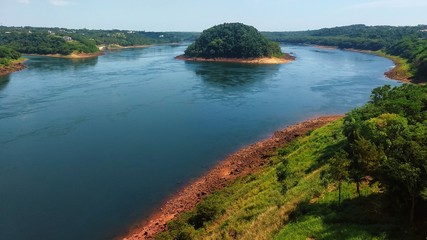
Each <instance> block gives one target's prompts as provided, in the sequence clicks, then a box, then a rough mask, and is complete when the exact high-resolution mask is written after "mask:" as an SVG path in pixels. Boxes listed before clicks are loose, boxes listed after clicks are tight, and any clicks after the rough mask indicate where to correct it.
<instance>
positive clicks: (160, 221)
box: [118, 115, 342, 240]
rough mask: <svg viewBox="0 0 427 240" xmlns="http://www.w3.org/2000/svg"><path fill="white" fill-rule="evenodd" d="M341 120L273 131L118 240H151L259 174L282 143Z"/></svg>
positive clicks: (321, 120)
mask: <svg viewBox="0 0 427 240" xmlns="http://www.w3.org/2000/svg"><path fill="white" fill-rule="evenodd" d="M341 117H342V116H341V115H334V116H322V117H318V118H314V119H310V120H306V121H303V122H300V123H297V124H295V125H292V126H289V127H287V128H285V129H282V130H279V131H276V132H275V133H274V134H273V136H271V137H270V138H267V139H265V140H262V141H259V142H257V143H254V144H252V145H249V146H246V147H243V148H241V149H240V150H238V151H237V152H235V153H233V154H231V155H229V156H228V157H226V158H225V159H224V160H222V161H220V162H219V163H218V164H217V165H216V166H215V167H213V168H212V169H211V170H209V171H208V172H207V173H205V174H204V175H203V176H201V177H200V178H198V179H196V180H195V181H193V182H191V183H189V184H188V185H187V186H185V187H184V188H182V189H181V190H180V191H178V192H177V193H176V194H174V195H172V196H171V197H170V198H169V199H168V200H167V201H166V202H164V203H163V204H162V206H161V208H160V209H158V210H157V211H155V212H154V213H153V214H152V215H151V217H149V218H148V220H146V221H144V222H141V223H139V224H138V225H136V226H134V227H133V228H132V229H131V230H130V231H129V233H128V234H127V235H126V236H122V237H119V238H118V239H123V240H141V239H153V238H154V237H155V235H156V234H157V233H159V232H162V231H164V230H165V229H166V223H167V222H168V221H169V220H172V219H174V218H175V217H177V216H178V215H180V214H181V213H183V212H185V211H188V210H190V209H192V208H194V207H195V206H196V205H197V203H199V202H200V200H201V199H202V198H203V197H204V196H206V195H208V194H211V193H213V192H214V191H217V190H219V189H221V188H223V187H225V186H227V185H228V184H230V183H231V182H232V181H233V180H235V179H236V178H238V177H243V176H246V175H248V174H250V173H252V172H254V171H257V170H259V169H260V168H261V167H262V166H264V165H265V164H267V163H268V161H269V157H270V156H271V155H272V154H273V153H274V152H275V151H276V150H277V148H279V147H282V146H283V145H284V144H285V143H288V142H290V141H292V140H293V139H295V138H297V137H298V136H301V135H304V134H306V133H307V132H308V131H311V130H314V129H316V128H319V127H321V126H324V125H326V124H327V123H330V122H332V121H335V120H337V119H340V118H341Z"/></svg>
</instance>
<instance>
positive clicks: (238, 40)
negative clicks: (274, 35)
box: [185, 23, 283, 58]
mask: <svg viewBox="0 0 427 240" xmlns="http://www.w3.org/2000/svg"><path fill="white" fill-rule="evenodd" d="M185 56H187V57H201V58H260V57H282V56H283V53H282V51H281V49H280V46H279V44H278V43H276V42H272V41H270V40H268V39H267V38H266V37H265V36H263V35H262V34H261V33H260V32H258V30H257V29H256V28H254V27H252V26H248V25H245V24H242V23H224V24H220V25H217V26H214V27H211V28H209V29H207V30H205V31H203V33H202V34H201V35H200V37H199V38H197V40H196V41H195V42H194V43H193V44H191V45H190V46H189V47H188V48H187V50H185Z"/></svg>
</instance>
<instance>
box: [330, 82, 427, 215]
mask: <svg viewBox="0 0 427 240" xmlns="http://www.w3.org/2000/svg"><path fill="white" fill-rule="evenodd" d="M343 134H344V136H345V137H346V138H345V140H344V141H342V142H341V143H340V144H339V145H340V149H341V150H339V151H337V152H336V153H335V154H334V155H333V156H332V157H331V158H330V159H329V160H328V162H327V163H328V164H329V166H330V167H329V169H328V170H327V171H326V172H325V175H324V176H325V177H326V178H328V179H330V180H334V181H336V182H337V183H338V189H339V201H338V202H341V201H340V198H341V185H342V183H343V182H354V183H355V184H356V185H355V186H356V191H357V193H358V194H359V196H360V189H359V187H360V184H361V182H363V181H364V182H368V183H369V184H370V185H371V184H374V183H375V182H378V183H379V184H380V186H381V187H382V189H383V191H385V193H386V194H387V195H388V199H389V200H390V201H391V202H393V205H394V206H395V207H396V208H397V209H399V208H401V209H407V211H406V212H407V213H408V216H409V219H410V221H411V222H413V220H414V214H415V212H416V211H417V203H420V202H424V203H426V200H427V86H425V85H424V86H420V85H413V84H406V85H403V86H401V87H396V88H391V87H390V86H388V85H386V86H383V87H379V88H376V89H374V90H373V92H372V95H371V101H370V102H369V103H368V104H366V105H365V106H363V107H361V108H358V109H355V110H353V111H351V112H349V113H348V114H347V115H346V116H345V118H344V127H343Z"/></svg>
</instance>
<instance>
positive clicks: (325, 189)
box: [157, 121, 411, 239]
mask: <svg viewBox="0 0 427 240" xmlns="http://www.w3.org/2000/svg"><path fill="white" fill-rule="evenodd" d="M341 131H342V121H337V122H334V123H332V124H329V125H328V126H325V127H322V128H320V129H317V130H315V131H313V132H312V133H310V134H309V135H307V136H304V137H300V138H299V139H298V140H296V141H294V142H292V143H291V144H289V145H288V146H286V147H284V148H282V149H280V150H279V151H278V152H277V153H276V154H275V155H274V156H273V157H271V161H270V164H269V166H267V167H265V168H264V169H262V170H261V171H259V172H257V173H254V174H252V175H251V176H248V177H245V178H242V179H239V180H237V181H236V182H235V183H234V184H233V185H231V186H229V187H226V188H224V189H222V190H220V191H218V192H217V193H215V194H213V195H211V196H209V197H207V198H206V199H205V200H204V201H203V202H202V203H200V204H199V205H198V206H197V208H196V209H194V210H193V211H191V212H188V213H185V214H183V215H182V216H181V217H180V218H179V219H177V220H176V221H173V222H170V223H169V231H168V232H165V233H162V234H160V235H159V236H158V237H157V239H349V238H350V239H388V238H390V237H399V236H402V235H401V234H406V233H407V231H409V230H407V229H406V228H405V227H401V226H400V224H399V220H398V218H394V217H391V216H390V214H379V215H378V214H376V215H372V214H371V213H372V212H376V211H379V212H383V211H382V210H384V208H387V205H386V204H383V203H382V202H383V201H384V199H383V195H382V193H381V191H380V189H379V188H378V185H373V186H369V185H366V184H364V185H362V188H361V192H362V196H363V197H362V198H357V199H356V196H357V195H356V193H355V192H354V189H355V188H354V187H353V186H352V185H351V184H345V186H344V187H343V193H342V195H343V199H344V201H343V202H344V203H343V207H342V208H341V209H339V208H337V199H338V198H337V193H336V191H335V185H334V184H328V183H327V182H325V181H324V180H322V178H321V173H322V171H323V170H325V167H326V166H325V164H324V163H325V161H326V160H327V159H328V158H329V157H330V156H331V154H333V153H334V152H335V151H336V150H337V149H338V148H339V147H340V145H339V143H340V141H341V140H343V138H344V136H343V135H342V133H341ZM284 159H286V162H287V164H286V166H284V164H283V160H284ZM284 167H286V168H287V170H286V173H287V174H286V176H284V177H282V179H281V180H279V179H280V176H279V177H278V176H277V172H282V170H283V168H284ZM372 199H374V200H375V201H369V204H367V201H368V200H372ZM342 209H345V210H342ZM402 228H403V229H402ZM404 236H411V235H404Z"/></svg>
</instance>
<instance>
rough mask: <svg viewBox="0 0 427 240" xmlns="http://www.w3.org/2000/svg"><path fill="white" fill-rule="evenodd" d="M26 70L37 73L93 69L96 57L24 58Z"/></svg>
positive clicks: (96, 60)
mask: <svg viewBox="0 0 427 240" xmlns="http://www.w3.org/2000/svg"><path fill="white" fill-rule="evenodd" d="M26 57H27V58H28V59H29V60H30V61H27V66H28V68H34V69H37V71H57V70H60V71H68V70H83V69H86V68H91V67H94V66H95V65H96V64H98V57H95V58H71V59H69V58H53V57H44V56H26Z"/></svg>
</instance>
